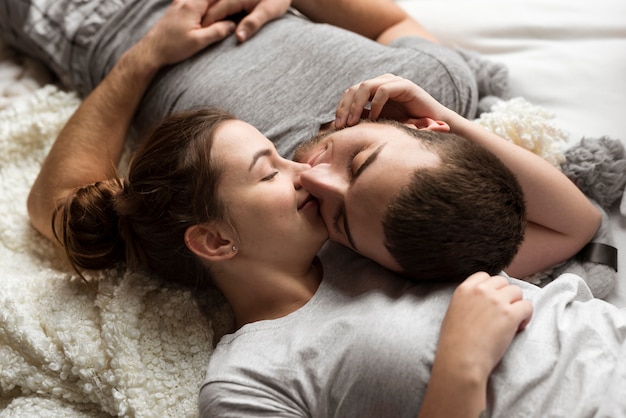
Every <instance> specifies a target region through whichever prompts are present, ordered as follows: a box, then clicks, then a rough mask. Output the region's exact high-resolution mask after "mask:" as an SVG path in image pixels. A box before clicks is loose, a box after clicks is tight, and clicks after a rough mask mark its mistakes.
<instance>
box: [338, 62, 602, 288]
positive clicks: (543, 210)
mask: <svg viewBox="0 0 626 418" xmlns="http://www.w3.org/2000/svg"><path fill="white" fill-rule="evenodd" d="M370 99H371V111H370V112H369V114H367V115H365V117H369V118H371V119H377V118H378V117H379V116H381V117H386V118H389V119H395V120H399V121H402V122H405V123H412V124H415V121H416V118H422V119H423V118H428V119H430V120H434V121H442V122H441V123H445V124H447V125H449V127H450V131H451V132H453V133H456V134H459V135H461V136H464V137H466V138H467V139H469V140H471V141H473V142H475V143H477V144H480V145H482V146H483V147H485V148H486V149H488V150H489V151H491V152H492V153H493V154H495V155H496V156H497V157H498V158H499V159H500V160H501V161H502V162H503V163H504V164H505V165H506V166H507V167H508V168H509V169H510V170H511V171H512V172H513V173H514V174H515V176H516V177H517V180H518V182H519V183H520V186H521V187H522V190H523V192H524V196H525V200H526V211H527V219H528V224H527V227H526V231H525V238H524V241H523V243H522V245H521V248H520V250H519V252H518V253H517V255H516V256H515V258H514V260H513V262H512V263H511V265H510V266H508V268H506V271H507V273H508V274H510V275H512V276H515V277H520V278H523V277H526V276H528V275H530V274H533V273H536V272H538V271H541V270H544V269H546V268H548V267H551V266H553V265H555V264H558V263H560V262H562V261H564V260H567V259H568V258H570V257H572V256H573V255H575V254H576V253H577V252H578V251H580V249H581V248H582V247H583V246H584V245H585V244H587V243H588V242H589V240H590V239H591V238H592V237H593V235H594V234H595V232H596V231H597V229H598V227H599V225H600V221H601V214H600V213H599V211H598V210H597V209H596V208H595V207H594V206H593V205H592V204H591V203H590V202H589V200H588V199H587V198H586V197H585V195H584V194H583V193H582V192H581V191H580V190H579V189H578V188H577V187H576V186H575V185H574V184H573V183H572V182H571V181H570V180H569V179H568V178H567V177H566V176H565V175H563V173H561V172H560V171H559V170H558V169H557V168H555V167H554V166H552V165H551V164H550V163H548V162H546V161H545V160H543V159H542V158H541V157H539V156H537V155H536V154H533V153H532V152H530V151H527V150H525V149H523V148H522V147H519V146H517V145H515V144H513V143H511V142H508V141H506V140H505V139H503V138H501V137H499V136H498V135H496V134H493V133H491V132H489V131H487V130H486V129H484V128H483V127H481V126H480V125H477V124H476V123H474V122H472V121H469V120H467V119H465V118H463V117H462V116H460V115H458V114H456V113H455V112H453V111H452V110H450V109H448V108H446V107H444V106H442V105H441V104H440V103H438V102H437V101H436V100H435V99H433V98H432V97H431V96H430V95H428V94H427V93H426V92H425V91H424V90H423V89H421V88H420V87H418V86H416V85H415V84H413V83H412V82H410V81H408V80H405V79H402V78H400V77H396V76H394V75H390V74H387V75H383V76H380V77H377V78H375V79H372V80H368V81H365V82H363V83H360V84H358V85H355V86H353V87H351V88H350V89H348V90H347V91H346V93H345V94H344V96H343V98H342V100H341V102H340V104H339V107H338V108H337V119H336V121H335V124H336V126H337V127H338V128H341V127H344V126H350V125H354V124H356V123H357V122H358V119H359V118H360V117H361V116H362V114H363V108H364V106H365V104H366V103H367V101H369V100H370Z"/></svg>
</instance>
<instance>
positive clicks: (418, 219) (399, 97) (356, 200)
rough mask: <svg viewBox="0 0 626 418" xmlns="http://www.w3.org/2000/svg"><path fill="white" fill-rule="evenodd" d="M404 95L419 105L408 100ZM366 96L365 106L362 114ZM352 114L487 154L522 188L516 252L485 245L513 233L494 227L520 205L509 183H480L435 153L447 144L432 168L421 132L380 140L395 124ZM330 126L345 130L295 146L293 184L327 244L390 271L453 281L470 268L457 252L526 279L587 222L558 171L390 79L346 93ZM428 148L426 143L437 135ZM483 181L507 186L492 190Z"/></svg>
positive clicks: (592, 219) (580, 240) (593, 220)
mask: <svg viewBox="0 0 626 418" xmlns="http://www.w3.org/2000/svg"><path fill="white" fill-rule="evenodd" d="M409 92H410V93H409ZM416 97H418V98H420V100H421V102H423V103H427V104H428V105H422V106H419V107H417V106H416V105H415V104H414V103H415V102H417V101H416V100H414V99H415V98H416ZM370 100H371V104H370V105H369V106H371V110H363V109H365V108H366V107H368V105H367V104H368V102H370ZM361 113H363V115H364V116H367V117H369V118H371V119H377V118H378V117H379V116H388V117H390V118H393V119H397V120H400V121H403V122H406V126H409V127H411V128H412V129H413V130H416V129H417V130H423V131H426V132H431V133H432V132H439V133H441V132H452V133H456V134H459V135H461V136H463V137H465V138H467V139H469V140H471V141H472V142H474V143H476V144H478V145H480V146H481V147H482V148H484V149H486V150H488V151H490V152H491V153H492V154H493V155H495V156H496V157H497V158H498V159H499V160H500V161H501V162H502V163H504V165H505V166H506V167H508V168H509V170H510V171H512V172H513V174H514V175H515V176H516V178H517V180H518V181H519V183H520V185H521V187H522V190H523V192H524V197H525V201H526V206H527V208H526V212H527V220H528V223H527V225H526V229H525V238H524V241H523V243H522V244H521V247H520V249H519V252H518V253H517V254H515V253H513V254H510V253H508V254H502V258H500V259H498V254H497V249H498V248H505V247H506V248H511V246H510V245H504V243H505V242H507V240H508V239H509V238H510V237H515V236H516V232H515V231H509V230H502V229H499V226H500V225H506V224H507V223H506V222H499V220H503V219H504V217H505V216H508V214H510V213H511V208H512V207H513V209H514V210H513V213H518V214H519V216H521V211H522V210H523V209H522V208H519V207H517V208H516V207H515V206H519V203H518V202H519V200H518V199H517V197H516V196H514V195H515V187H514V186H513V185H512V183H511V181H510V179H503V180H499V181H498V182H490V183H488V182H489V181H490V179H489V178H485V177H484V176H481V174H482V173H481V172H480V171H481V170H482V169H481V168H480V167H478V166H468V162H467V161H465V160H464V159H463V160H461V161H460V164H457V162H455V161H454V158H452V157H451V158H447V159H446V158H444V157H446V156H448V157H449V156H450V155H453V152H452V151H450V150H448V151H441V152H439V153H438V156H439V157H440V158H441V159H442V162H441V161H440V164H437V163H435V164H425V163H424V161H423V160H420V159H423V156H422V155H420V153H419V149H420V147H423V146H424V139H425V138H424V137H425V135H423V134H422V135H420V134H419V133H416V134H415V135H404V136H403V137H402V138H399V139H398V138H394V141H393V142H394V144H390V143H391V142H392V141H390V140H389V138H390V137H391V136H392V135H394V133H393V132H394V131H396V130H397V129H398V128H397V127H394V126H393V125H388V126H386V127H380V126H379V127H377V129H372V126H371V125H372V123H371V122H370V123H361V124H358V121H359V118H360V117H361ZM335 126H336V127H337V128H343V127H350V126H352V127H351V128H346V129H343V130H337V131H331V132H326V133H323V134H321V135H319V136H318V137H317V138H315V139H313V140H312V141H310V142H309V143H307V144H303V145H302V146H301V147H300V148H299V149H298V150H297V151H296V159H298V160H300V161H303V162H308V163H309V164H311V166H312V167H313V168H312V169H311V170H309V171H307V172H305V173H304V174H303V176H302V184H303V186H304V187H305V188H307V189H308V190H309V191H310V192H311V193H312V194H313V195H315V196H316V197H317V198H318V199H319V200H320V204H321V213H322V216H323V218H324V220H325V222H326V225H327V227H328V231H329V235H330V238H331V239H332V240H333V241H336V242H339V243H341V244H343V245H345V246H347V247H349V248H352V249H353V250H355V251H357V252H359V253H360V254H362V255H365V256H367V257H369V258H371V259H373V260H375V261H377V262H378V263H379V264H381V265H383V266H385V267H387V268H389V269H391V270H393V271H396V272H400V273H405V274H408V275H410V276H413V277H421V278H424V279H435V278H437V277H442V276H443V277H448V278H453V279H458V280H460V279H462V278H464V277H467V276H468V275H469V274H472V273H473V272H475V271H476V270H474V271H468V270H467V269H468V268H471V267H470V266H471V263H470V264H468V263H462V262H461V260H460V259H459V256H460V255H467V258H468V260H472V259H473V260H477V261H479V262H478V264H477V266H478V265H480V266H482V269H485V268H486V267H485V266H489V265H491V266H493V270H492V271H491V273H492V274H495V273H497V272H498V271H499V269H502V268H504V267H506V269H505V270H506V271H507V273H509V274H510V275H512V276H514V277H526V276H528V275H530V274H532V273H536V272H538V271H541V270H543V269H545V268H547V267H550V266H552V265H554V264H557V263H559V262H562V261H564V260H566V259H568V258H570V257H571V256H573V255H574V254H576V253H577V252H578V251H579V250H580V249H581V248H582V247H583V246H584V245H585V244H586V243H587V242H588V241H589V240H590V239H591V238H592V237H593V235H594V234H595V232H596V230H597V229H598V227H599V224H600V213H599V212H598V211H597V209H596V208H595V207H594V206H593V205H592V204H591V203H590V202H589V201H588V200H587V198H586V197H585V196H584V195H583V193H582V192H581V191H580V190H578V188H577V187H576V186H575V185H574V184H573V183H572V182H571V181H569V179H567V177H565V176H564V175H563V174H562V173H561V172H560V171H559V170H557V169H556V168H555V167H553V166H552V165H551V164H549V163H547V162H546V161H544V160H543V159H541V158H540V157H538V156H537V155H535V154H533V153H531V152H529V151H527V150H525V149H522V148H521V147H518V146H516V145H513V144H512V143H510V142H508V141H506V140H504V139H502V138H500V137H499V136H497V135H495V134H493V133H490V132H488V131H486V130H485V129H483V128H482V127H480V126H479V125H477V124H475V123H473V122H471V121H469V120H467V119H465V118H462V117H460V116H459V115H458V114H456V113H455V112H453V111H451V110H450V109H447V108H446V107H444V106H441V105H440V104H439V103H437V102H436V101H433V99H432V97H429V95H428V94H427V93H426V92H425V91H424V90H423V89H420V88H419V87H418V86H415V85H412V83H410V82H409V81H407V80H405V79H402V78H400V77H396V76H393V75H384V76H381V77H378V78H375V79H372V80H368V81H365V82H363V83H359V84H357V85H355V86H353V87H351V88H350V89H348V90H347V91H346V93H345V94H344V97H343V98H342V100H341V103H340V104H339V106H338V110H337V119H336V121H335ZM405 132H406V129H405ZM416 138H417V139H419V141H417V142H416V141H415V139H416ZM399 141H404V142H399ZM431 143H432V144H431V146H430V148H431V149H435V150H436V149H437V147H436V146H435V145H436V144H437V140H436V139H435V140H434V141H431ZM436 154H437V153H436ZM492 173H493V172H492ZM482 183H485V184H482ZM433 185H435V186H433ZM426 186H429V187H426ZM495 188H503V189H504V188H506V189H507V190H511V192H510V193H509V192H508V191H506V190H505V191H504V192H503V191H502V190H500V191H499V194H494V193H492V191H493V190H494V189H495ZM507 195H508V196H510V197H507ZM493 196H500V198H501V199H502V201H500V202H495V201H493V199H492V198H493ZM485 198H486V199H485ZM468 212H469V213H470V214H471V216H467V215H466V214H467V213H468ZM513 224H515V223H513ZM470 237H471V239H470ZM511 239H515V238H511ZM481 240H482V241H481ZM498 243H500V245H498ZM494 251H495V252H494ZM481 254H482V256H481ZM513 256H515V258H513ZM451 260H455V262H454V263H453V262H451ZM507 260H508V261H507ZM511 261H512V262H511ZM433 263H434V264H433ZM490 263H492V264H490ZM457 266H462V267H459V268H457Z"/></svg>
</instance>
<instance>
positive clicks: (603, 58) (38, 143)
mask: <svg viewBox="0 0 626 418" xmlns="http://www.w3.org/2000/svg"><path fill="white" fill-rule="evenodd" d="M398 2H399V3H400V4H401V5H402V6H403V7H405V8H406V10H408V11H409V12H410V13H412V14H413V15H414V16H415V17H416V18H417V20H418V21H420V22H422V23H423V24H424V25H425V26H426V28H427V29H429V30H430V31H431V32H433V33H434V34H435V35H437V36H438V37H439V39H441V40H442V41H443V42H444V43H447V44H450V45H458V46H462V47H464V48H468V49H472V50H476V51H479V52H481V53H482V54H484V55H486V56H487V57H490V58H492V59H494V60H497V61H500V62H503V63H504V64H506V65H507V66H508V68H509V71H510V75H511V83H512V84H511V88H512V95H513V96H520V97H523V98H524V99H526V100H527V101H528V102H530V103H531V104H532V105H536V106H539V107H540V108H541V109H546V110H547V111H549V112H551V113H553V114H554V117H555V118H554V119H553V120H546V121H543V122H542V123H543V124H542V125H541V128H535V131H536V132H534V133H535V134H542V133H543V134H545V133H546V132H547V131H546V129H547V128H550V127H552V126H553V125H554V127H555V130H551V131H550V134H551V135H552V137H551V138H552V139H554V141H556V140H557V139H559V138H560V137H563V138H564V139H565V141H566V142H567V143H566V144H563V146H570V145H572V144H574V143H576V142H577V141H578V140H579V139H580V138H581V137H583V136H588V137H600V136H603V135H608V136H610V137H612V138H619V139H621V140H622V141H624V143H626V115H624V111H626V3H624V2H623V1H622V0H598V1H595V2H589V1H586V2H582V1H579V0H568V1H565V0H509V1H507V2H499V1H496V0H477V1H472V2H467V1H462V0H398ZM50 81H51V78H50V76H49V74H47V73H46V72H45V71H44V70H42V69H41V68H39V67H38V66H37V65H36V64H35V63H33V62H31V61H28V60H24V59H23V58H21V57H19V56H15V55H14V54H13V53H12V52H11V51H10V50H8V49H6V47H4V46H2V45H0V149H1V151H0V182H1V183H0V187H1V189H2V192H1V197H0V266H1V272H0V277H1V278H2V284H1V285H0V417H24V416H42V415H44V416H61V417H62V416H68V417H76V416H88V417H94V416H108V415H121V416H163V417H165V416H172V417H184V416H195V415H197V411H196V395H197V388H198V385H199V383H200V381H201V379H202V377H203V374H204V369H205V366H206V363H207V361H208V358H209V356H210V352H211V348H210V347H211V339H212V336H213V332H212V331H211V327H210V326H208V325H209V324H207V322H206V320H205V318H204V317H203V316H202V315H201V313H200V311H199V309H198V308H197V307H195V306H194V305H193V303H191V298H190V297H189V294H187V293H186V292H183V291H177V290H173V289H160V288H157V287H156V286H155V285H153V284H151V283H150V282H149V281H147V280H146V278H145V277H143V276H141V275H138V274H135V275H132V274H117V272H115V271H107V272H103V273H102V274H101V275H100V277H98V279H99V283H100V284H99V290H100V292H99V294H98V295H97V296H96V294H95V293H93V292H91V291H89V290H88V289H86V287H85V286H84V285H82V284H77V283H76V281H71V280H68V279H69V277H70V275H71V272H70V271H69V270H68V269H67V266H64V265H62V264H61V263H60V262H58V261H57V258H56V256H55V252H54V250H53V248H52V247H51V245H50V244H48V243H46V242H43V241H42V240H41V238H40V237H39V236H38V235H37V234H36V233H35V232H34V231H33V230H32V229H31V228H30V226H29V224H28V219H27V216H26V212H25V199H26V195H27V193H28V189H29V187H30V184H31V183H32V181H33V180H34V176H36V174H37V170H38V166H39V164H40V163H41V161H42V159H43V158H44V156H45V152H46V149H47V147H49V145H50V143H51V141H53V139H54V137H55V135H56V133H57V132H58V130H59V129H60V127H61V126H62V124H63V122H64V121H65V120H66V118H67V117H68V116H69V115H70V114H71V112H72V111H73V109H74V108H75V107H76V106H77V105H78V100H77V99H76V97H75V96H73V95H72V94H69V93H65V92H62V91H60V90H59V89H57V88H55V87H54V86H47V87H42V86H43V85H44V84H46V83H48V82H50ZM533 110H537V108H533ZM542 115H544V114H543V113H542V114H541V115H540V116H538V117H539V119H542V118H543V116H542ZM542 120H543V119H542ZM500 122H501V123H506V121H504V118H501V120H500ZM559 129H560V130H559ZM563 131H565V133H563V134H561V132H563ZM624 175H626V173H625V174H624ZM625 205H626V203H625ZM623 212H624V215H622V214H620V212H619V202H618V204H617V205H616V206H615V207H613V208H612V210H611V214H610V215H611V222H612V229H613V233H614V236H615V239H616V246H617V247H618V248H619V251H620V253H619V257H620V258H619V262H620V266H621V267H623V268H622V271H620V273H619V279H618V283H617V287H616V288H615V290H614V291H613V292H612V293H611V294H610V295H609V297H608V300H609V301H611V302H612V303H615V304H617V305H619V306H626V208H624V209H623ZM226 315H227V313H226V311H225V310H224V309H220V310H218V311H217V312H216V313H215V315H214V316H212V317H211V318H213V321H214V323H216V324H222V323H223V321H224V318H225V317H226Z"/></svg>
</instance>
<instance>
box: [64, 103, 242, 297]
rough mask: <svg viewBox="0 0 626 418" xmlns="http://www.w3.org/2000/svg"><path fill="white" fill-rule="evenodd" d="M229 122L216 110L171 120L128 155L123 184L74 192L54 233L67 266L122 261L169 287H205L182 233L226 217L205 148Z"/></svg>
mask: <svg viewBox="0 0 626 418" xmlns="http://www.w3.org/2000/svg"><path fill="white" fill-rule="evenodd" d="M232 119H234V117H233V116H232V115H230V114H228V113H225V112H222V111H220V110H216V109H201V110H193V111H187V112H181V113H177V114H174V115H171V116H169V117H168V118H166V119H165V120H164V121H163V122H162V123H161V124H160V125H159V126H158V127H157V128H156V129H155V130H154V131H153V132H152V134H151V135H150V136H149V137H148V138H147V139H146V140H145V141H144V142H143V143H142V145H141V146H140V147H139V149H138V150H137V151H136V153H135V155H134V156H133V158H132V161H131V163H130V166H129V170H128V176H127V179H126V180H124V179H121V178H118V177H116V178H112V179H109V180H105V181H101V182H97V183H94V184H91V185H87V186H84V187H81V188H77V189H76V190H75V191H74V192H73V193H72V194H71V195H70V196H69V197H68V198H67V200H66V201H65V203H64V206H63V207H62V209H63V210H62V211H60V213H61V221H60V228H59V230H58V231H57V230H56V229H55V236H56V237H57V239H58V240H59V241H60V242H61V244H63V247H64V248H65V251H66V254H67V255H68V258H69V260H70V262H71V263H72V264H73V265H74V266H75V267H76V268H80V269H102V268H109V267H113V266H114V265H116V264H117V263H118V262H127V263H128V264H129V265H130V266H131V267H139V266H142V267H147V268H149V269H151V270H152V271H154V272H155V273H157V274H158V275H160V276H161V277H162V278H163V279H165V280H166V281H169V282H174V283H179V284H183V285H186V286H190V287H196V288H202V287H205V286H206V285H208V284H209V283H210V277H209V273H208V270H207V269H206V268H205V267H203V265H202V264H201V263H200V261H199V260H198V259H197V257H195V256H194V255H193V254H192V253H191V251H189V249H188V248H187V246H186V244H185V240H184V234H185V231H186V230H187V228H188V227H190V226H192V225H195V224H199V223H203V222H207V221H209V220H211V221H218V222H221V221H224V220H225V219H226V212H225V209H224V207H223V206H222V204H221V202H220V201H219V199H218V198H217V185H218V182H219V179H220V174H221V169H220V167H219V166H217V165H216V164H215V163H213V162H212V161H211V144H212V140H213V136H214V133H215V130H216V128H217V127H218V126H219V125H220V124H221V123H222V122H224V121H227V120H232ZM55 224H56V222H55V221H54V220H53V225H55Z"/></svg>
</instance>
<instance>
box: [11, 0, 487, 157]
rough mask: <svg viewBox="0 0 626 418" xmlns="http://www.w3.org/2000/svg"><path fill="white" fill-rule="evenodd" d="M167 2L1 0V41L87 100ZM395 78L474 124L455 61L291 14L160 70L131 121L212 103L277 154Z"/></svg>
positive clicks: (465, 71)
mask: <svg viewBox="0 0 626 418" xmlns="http://www.w3.org/2000/svg"><path fill="white" fill-rule="evenodd" d="M169 4H170V0H141V1H140V0H97V1H96V0H81V1H79V0H54V1H53V0H30V1H27V0H5V3H4V4H3V5H2V6H0V7H2V8H4V10H3V13H1V14H0V28H1V29H2V31H1V34H2V36H3V38H4V39H6V40H7V41H8V42H10V43H11V44H13V45H15V46H16V47H18V48H20V49H22V50H24V51H25V52H28V53H30V54H31V55H34V56H35V57H37V58H39V59H41V60H43V61H44V62H46V63H47V64H48V65H50V66H51V67H52V68H53V69H54V70H55V71H56V73H57V74H58V75H59V77H60V78H61V79H62V80H63V81H64V82H65V84H67V85H69V86H70V87H72V88H74V89H76V90H77V91H78V92H80V93H81V94H82V95H85V94H87V93H89V92H90V91H91V90H92V89H94V88H95V87H96V86H97V84H98V83H99V82H100V81H101V80H102V79H103V78H104V76H105V75H106V74H107V73H108V71H110V69H111V68H112V67H113V65H114V64H115V62H116V61H117V60H118V59H119V57H120V56H121V54H122V53H123V52H124V51H126V50H127V49H128V48H129V47H130V46H132V45H133V44H134V43H135V42H137V41H138V40H139V39H140V38H141V37H142V36H143V35H144V34H145V33H146V32H147V31H148V29H149V28H150V27H151V26H152V25H153V24H154V22H155V21H156V20H158V18H159V17H160V16H161V15H162V14H163V13H164V11H165V9H166V8H167V6H168V5H169ZM384 73H393V74H396V75H399V76H402V77H405V78H408V79H410V80H412V81H414V82H415V83H416V84H418V85H420V86H421V87H423V88H424V89H425V90H426V91H428V92H429V93H430V94H431V95H433V97H435V98H436V99H437V100H439V101H440V102H441V103H443V104H444V105H446V106H448V107H450V108H452V109H454V110H455V111H457V112H458V113H460V114H462V115H464V116H466V117H470V118H471V117H474V116H475V112H476V107H477V100H478V97H477V96H478V95H477V87H476V81H475V78H474V75H473V73H472V72H471V71H470V69H469V67H468V66H467V64H466V62H465V61H464V60H463V59H462V58H461V56H460V55H459V54H458V53H456V52H455V51H452V50H451V49H449V48H445V47H443V46H440V45H436V44H433V43H431V42H428V41H426V40H424V39H421V38H418V37H406V38H401V39H398V40H396V41H395V42H394V43H393V44H392V45H391V46H384V45H381V44H379V43H377V42H374V41H372V40H370V39H367V38H364V37H362V36H359V35H356V34H355V33H353V32H350V31H346V30H343V29H340V28H337V27H334V26H330V25H325V24H316V23H312V22H310V21H309V20H307V19H305V18H303V17H300V16H297V15H296V14H293V13H288V14H287V15H285V16H284V17H283V18H280V19H277V20H275V21H272V22H270V23H268V24H267V25H265V26H264V27H263V28H262V29H261V30H260V31H259V32H258V33H257V34H256V35H255V36H254V37H252V38H251V39H250V40H248V41H246V42H245V43H243V44H238V43H237V41H236V39H235V38H234V36H230V37H228V38H227V39H225V40H224V41H222V42H219V43H217V44H215V45H212V46H209V47H208V48H206V49H205V50H203V51H201V52H200V53H199V54H197V55H196V56H194V57H193V58H191V59H189V60H187V61H184V62H182V63H180V64H177V65H174V66H170V67H168V68H165V69H163V71H161V72H160V74H159V75H158V76H157V77H156V79H155V80H154V82H153V83H152V85H151V86H150V88H149V89H148V91H147V93H146V95H145V97H144V99H143V101H142V103H141V104H140V106H139V111H138V114H137V116H136V119H135V128H137V131H138V132H139V133H140V134H143V133H144V132H145V131H146V130H149V129H150V128H151V127H153V126H154V124H155V123H157V122H158V121H160V120H161V119H162V118H163V117H164V116H166V115H167V114H169V113H170V112H173V111H178V110H185V109H189V108H192V107H198V106H217V107H220V108H222V109H225V110H228V111H230V112H231V113H233V114H234V115H235V116H237V117H238V118H240V119H242V120H244V121H246V122H248V123H250V124H252V125H253V126H255V127H256V128H258V129H259V130H260V131H261V132H262V133H263V134H265V135H266V136H267V137H268V138H270V139H271V140H272V141H273V142H274V143H275V144H276V146H277V148H278V149H279V152H280V153H281V154H282V155H284V156H287V157H289V156H291V154H292V151H293V148H294V147H295V146H296V145H297V144H299V143H300V142H302V141H303V140H305V139H308V138H310V137H312V136H313V135H315V134H316V133H317V131H318V129H319V126H320V125H321V124H323V123H326V122H330V121H332V120H334V112H335V108H336V106H337V104H338V103H339V99H340V97H341V95H342V93H343V91H344V90H345V89H346V88H348V87H350V86H351V85H353V84H355V83H358V82H361V81H363V80H366V79H369V78H373V77H376V76H379V75H381V74H384Z"/></svg>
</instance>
